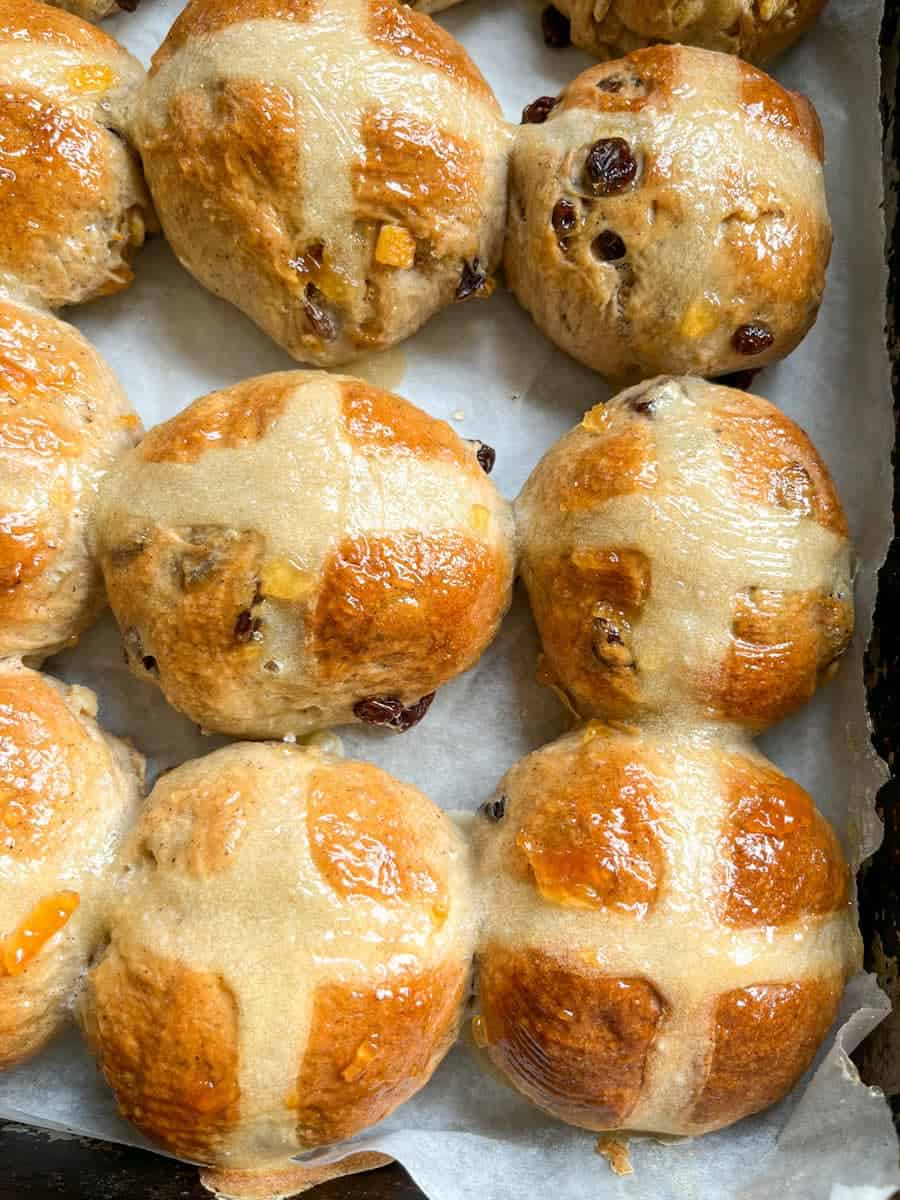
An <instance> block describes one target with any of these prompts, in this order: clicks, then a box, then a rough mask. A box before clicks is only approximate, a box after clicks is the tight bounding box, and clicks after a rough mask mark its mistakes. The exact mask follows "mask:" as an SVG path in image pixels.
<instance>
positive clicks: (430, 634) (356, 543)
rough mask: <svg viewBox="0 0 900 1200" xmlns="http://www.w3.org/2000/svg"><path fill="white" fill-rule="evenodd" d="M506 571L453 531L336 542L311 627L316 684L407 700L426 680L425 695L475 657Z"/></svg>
mask: <svg viewBox="0 0 900 1200" xmlns="http://www.w3.org/2000/svg"><path fill="white" fill-rule="evenodd" d="M508 567H509V565H508V563H507V562H506V561H505V560H504V558H503V555H502V552H501V551H498V550H494V549H490V548H488V547H487V546H485V545H484V544H483V543H482V542H480V541H477V540H476V539H475V538H472V537H469V536H467V535H466V534H464V533H458V532H454V531H452V530H448V531H446V532H444V533H435V534H431V535H426V534H422V533H409V534H406V533H397V534H384V535H381V536H379V537H358V538H350V539H347V540H345V541H344V542H342V543H341V545H340V546H339V547H338V549H337V550H336V551H335V552H334V553H333V554H332V555H331V557H330V558H329V560H328V562H327V563H326V566H325V569H324V572H323V579H322V586H321V590H320V592H319V598H318V602H317V604H316V609H315V612H314V614H313V616H312V620H311V623H310V638H311V641H310V645H311V649H312V650H313V651H314V653H315V654H316V656H317V659H318V663H319V673H320V675H321V678H322V679H323V680H328V681H331V682H337V681H341V680H346V679H348V678H351V677H352V678H353V679H355V680H358V681H359V687H360V697H359V698H362V697H363V696H366V695H376V696H377V695H398V696H401V697H406V696H407V695H408V692H409V688H410V687H411V686H412V687H413V688H415V687H417V686H422V684H423V682H425V681H427V684H428V686H427V688H426V689H425V690H426V691H433V690H434V689H435V688H437V687H439V686H440V685H441V684H442V683H444V682H446V680H448V679H450V678H451V677H452V676H453V675H455V674H456V673H457V672H458V671H459V670H464V669H465V668H466V667H467V666H469V665H470V664H471V663H472V662H474V661H475V659H476V658H477V657H478V655H479V653H480V652H481V649H482V647H483V645H484V639H485V635H486V632H487V631H489V630H492V629H494V628H495V627H496V624H497V622H498V621H499V619H500V616H501V613H502V606H503V604H504V603H505V590H504V580H505V578H506V575H507V572H508ZM411 698H412V699H417V698H418V697H411Z"/></svg>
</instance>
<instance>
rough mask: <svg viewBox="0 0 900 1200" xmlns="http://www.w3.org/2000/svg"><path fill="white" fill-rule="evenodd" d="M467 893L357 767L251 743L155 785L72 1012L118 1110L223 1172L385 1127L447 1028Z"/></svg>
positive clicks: (454, 846)
mask: <svg viewBox="0 0 900 1200" xmlns="http://www.w3.org/2000/svg"><path fill="white" fill-rule="evenodd" d="M471 890H472V887H471V866H470V861H469V850H468V848H467V845H466V842H465V841H464V839H463V837H462V835H461V834H460V833H459V831H458V830H457V829H456V827H455V826H454V825H453V823H452V822H451V821H450V820H449V818H448V817H446V816H445V815H444V814H443V813H442V812H441V811H440V810H439V809H438V808H437V807H436V806H435V805H433V804H432V803H431V801H430V800H428V799H427V798H426V797H425V796H424V795H423V794H422V793H421V792H419V791H417V790H416V789H415V788H413V787H409V786H407V785H404V784H401V783H399V782H397V780H395V779H393V778H392V777H391V776H390V775H387V774H386V773H385V772H384V771H381V770H379V769H377V768H376V767H373V766H370V765H368V764H366V763H360V762H343V761H341V760H340V759H335V758H332V757H330V756H328V755H324V754H321V753H320V752H318V751H312V750H305V749H300V748H298V747H296V746H289V745H284V744H274V743H272V744H263V745H258V744H247V743H244V744H237V745H232V746H229V747H227V748H226V749H224V750H219V751H217V752H215V753H214V754H210V755H208V756H207V757H206V758H202V759H197V760H194V761H192V762H188V763H186V764H184V765H183V766H181V767H178V768H177V769H176V770H174V771H172V772H170V773H168V774H167V775H165V776H163V778H162V779H160V780H159V782H158V783H157V785H156V787H155V788H154V790H153V792H152V794H151V796H150V799H149V801H148V805H147V807H146V809H145V812H144V815H143V818H142V820H141V822H140V825H139V826H138V829H137V830H136V832H135V834H134V836H133V838H132V840H131V842H130V845H129V847H128V849H127V851H126V853H125V855H124V857H123V878H122V886H121V889H120V891H119V893H118V895H117V901H116V904H115V906H114V908H113V911H112V917H111V922H110V944H109V948H108V949H107V951H106V953H105V955H104V956H103V958H102V959H101V961H100V962H99V963H98V965H97V966H96V967H95V968H94V969H93V971H92V972H91V974H90V976H89V979H88V985H87V988H86V991H85V995H84V1003H83V1006H82V1016H83V1021H84V1025H85V1028H86V1031H87V1034H88V1038H89V1040H90V1042H91V1044H92V1046H93V1048H94V1050H95V1052H96V1054H97V1056H98V1060H99V1063H100V1066H101V1068H102V1070H103V1072H104V1074H105V1076H106V1078H107V1080H108V1081H109V1083H110V1085H111V1086H112V1088H113V1090H114V1091H115V1093H116V1097H117V1100H118V1104H119V1108H120V1110H121V1111H122V1113H123V1114H124V1115H125V1116H126V1117H128V1118H129V1119H130V1120H132V1121H133V1122H134V1123H135V1124H136V1125H137V1126H138V1127H139V1128H140V1129H141V1130H142V1131H143V1132H144V1133H146V1134H147V1135H148V1136H149V1137H152V1138H154V1139H155V1140H156V1141H157V1142H159V1143H160V1144H161V1145H162V1146H163V1147H165V1148H166V1149H167V1150H168V1151H169V1152H170V1153H173V1154H176V1155H178V1156H180V1157H183V1158H191V1159H194V1160H197V1161H200V1162H204V1163H210V1164H215V1165H217V1166H225V1167H227V1166H230V1167H235V1168H245V1167H246V1168H250V1167H260V1166H265V1165H267V1164H269V1163H274V1162H278V1161H280V1160H283V1159H286V1158H288V1157H290V1156H291V1155H293V1154H296V1153H298V1152H300V1151H302V1150H309V1149H313V1148H315V1147H318V1146H324V1145H328V1144H330V1143H332V1142H338V1141H341V1140H343V1139H346V1138H349V1137H352V1136H353V1135H354V1134H357V1133H359V1132H361V1131H362V1130H364V1129H366V1128H368V1126H370V1125H372V1124H374V1123H375V1122H376V1121H379V1120H381V1118H382V1117H384V1116H386V1115H387V1114H388V1113H390V1112H391V1111H393V1109H394V1108H396V1107H397V1105H399V1104H401V1103H402V1102H403V1101H405V1100H407V1099H408V1098H409V1097H410V1096H411V1095H413V1094H414V1093H415V1092H416V1091H418V1089H419V1088H421V1087H422V1086H423V1085H424V1084H425V1083H426V1082H427V1081H428V1079H429V1077H430V1076H431V1074H432V1072H433V1070H434V1069H435V1067H436V1066H437V1064H438V1062H439V1061H440V1059H441V1058H442V1057H443V1055H444V1053H445V1052H446V1050H447V1049H448V1048H449V1046H450V1044H451V1042H452V1041H453V1040H454V1038H455V1036H456V1031H457V1025H458V1021H459V1014H460V1008H461V1003H462V1000H463V997H464V994H465V990H466V983H467V979H468V975H469V965H470V958H471V953H472V944H473V939H474V932H473V930H474V921H473V913H472V907H471V904H472V900H471Z"/></svg>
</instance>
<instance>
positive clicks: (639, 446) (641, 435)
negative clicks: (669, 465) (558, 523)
mask: <svg viewBox="0 0 900 1200" xmlns="http://www.w3.org/2000/svg"><path fill="white" fill-rule="evenodd" d="M657 477H658V467H657V462H656V458H655V450H654V444H653V436H652V433H651V430H650V426H649V422H646V421H645V422H640V423H639V422H637V421H635V422H631V423H629V424H628V425H626V426H625V428H624V429H622V430H621V431H620V432H617V433H614V434H613V435H612V436H610V437H605V438H603V439H602V440H596V441H592V442H588V444H587V445H586V446H585V447H584V448H583V449H582V450H579V451H576V452H575V453H573V454H572V456H571V458H570V459H569V458H567V459H566V460H565V461H564V462H562V463H561V464H560V471H559V504H560V509H561V510H562V511H563V512H579V511H581V510H582V509H590V508H595V507H597V506H598V505H600V504H604V503H605V502H606V501H607V500H612V498H613V497H614V496H626V495H628V493H629V492H634V491H638V490H639V489H644V490H647V491H650V490H652V489H653V488H654V487H655V486H656V482H657Z"/></svg>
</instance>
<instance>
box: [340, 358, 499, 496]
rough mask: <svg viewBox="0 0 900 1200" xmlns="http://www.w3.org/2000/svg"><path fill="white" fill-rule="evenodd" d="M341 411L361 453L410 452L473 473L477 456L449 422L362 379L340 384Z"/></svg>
mask: <svg viewBox="0 0 900 1200" xmlns="http://www.w3.org/2000/svg"><path fill="white" fill-rule="evenodd" d="M340 386H341V408H342V412H343V419H344V427H345V429H346V431H347V435H348V437H349V438H350V439H351V441H352V442H353V443H354V444H355V445H356V446H357V447H358V448H359V449H361V450H366V449H368V448H370V447H384V448H385V449H391V450H407V451H409V452H410V453H412V454H415V455H417V456H418V457H420V458H425V459H434V460H436V461H438V462H450V463H454V464H455V465H456V466H459V467H463V468H465V469H466V470H467V471H469V472H471V473H476V472H478V471H480V470H481V468H480V467H479V466H478V462H477V459H476V458H475V455H474V454H473V453H472V452H471V450H470V448H468V447H467V446H466V444H465V443H464V442H463V441H461V440H460V438H459V436H458V435H457V434H456V433H455V432H454V430H453V429H452V428H451V427H450V426H449V425H448V424H447V422H446V421H438V420H435V418H434V417H431V416H429V415H428V413H425V412H423V411H422V409H420V408H416V406H415V405H414V404H410V403H409V402H408V401H407V400H404V399H402V397H400V396H395V395H394V394H393V393H392V392H386V391H384V389H383V388H378V387H373V386H372V385H371V384H369V383H365V382H364V381H363V380H361V379H343V380H341V385H340Z"/></svg>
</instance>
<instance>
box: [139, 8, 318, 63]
mask: <svg viewBox="0 0 900 1200" xmlns="http://www.w3.org/2000/svg"><path fill="white" fill-rule="evenodd" d="M315 6H316V0H190V3H188V4H187V6H186V7H185V8H184V9H182V11H181V12H180V13H179V15H178V17H177V18H176V19H175V23H174V24H173V25H172V28H171V29H170V30H169V32H168V33H167V34H166V40H165V41H164V42H163V44H162V45H161V46H160V48H159V49H158V50H157V51H156V53H155V54H154V55H153V62H152V66H151V68H150V74H151V76H152V75H155V74H156V73H157V71H159V69H160V68H161V67H163V66H164V65H165V64H166V63H167V62H168V61H169V59H170V58H173V57H174V56H175V55H176V54H177V53H178V51H179V50H181V48H182V47H183V46H185V45H186V44H187V43H188V42H190V41H191V40H192V39H193V38H204V37H211V36H212V35H213V34H215V33H218V32H219V31H220V30H222V29H227V28H228V26H229V25H239V24H241V23H242V22H243V21H294V22H301V23H302V22H304V21H308V20H309V19H310V17H311V16H312V13H313V11H314V9H315Z"/></svg>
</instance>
